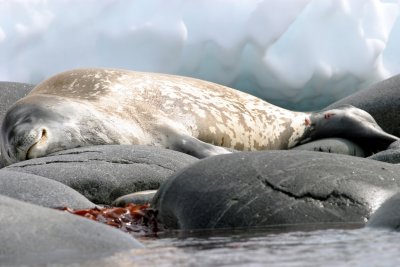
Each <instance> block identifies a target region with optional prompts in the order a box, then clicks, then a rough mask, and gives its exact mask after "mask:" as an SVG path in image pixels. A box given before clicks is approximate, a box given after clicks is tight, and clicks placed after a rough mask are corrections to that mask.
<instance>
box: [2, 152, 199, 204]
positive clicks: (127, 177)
mask: <svg viewBox="0 0 400 267" xmlns="http://www.w3.org/2000/svg"><path fill="white" fill-rule="evenodd" d="M197 160H198V159H196V158H194V157H192V156H189V155H187V154H184V153H180V152H177V151H173V150H169V149H162V148H158V147H152V146H133V145H110V146H106V145H104V146H94V147H81V148H76V149H70V150H64V151H60V152H57V153H54V154H52V155H50V156H48V157H43V158H37V159H32V160H27V161H22V162H18V163H16V164H13V165H10V166H7V167H5V168H4V170H10V171H16V172H25V173H31V174H36V175H39V176H43V177H46V178H49V179H52V180H56V181H59V182H61V183H63V184H65V185H68V186H69V187H72V188H73V189H75V190H76V191H78V192H79V193H81V194H82V195H84V196H85V197H86V198H88V199H89V200H90V201H92V202H94V203H96V204H111V203H112V201H114V200H115V199H116V198H118V197H120V196H123V195H126V194H130V193H132V192H138V191H144V190H156V189H158V188H159V187H160V184H161V183H162V182H164V181H165V180H166V179H167V178H168V177H169V176H171V175H172V174H173V173H174V172H176V171H178V170H180V169H182V168H184V167H186V166H188V165H190V164H192V163H194V162H196V161H197Z"/></svg>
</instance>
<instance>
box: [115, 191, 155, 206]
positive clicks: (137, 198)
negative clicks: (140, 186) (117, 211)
mask: <svg viewBox="0 0 400 267" xmlns="http://www.w3.org/2000/svg"><path fill="white" fill-rule="evenodd" d="M156 193H157V190H146V191H140V192H136V193H132V194H128V195H124V196H121V197H119V198H117V199H116V200H114V201H113V203H112V204H111V205H112V206H117V207H125V206H126V205H127V204H130V203H132V204H139V205H143V204H148V203H150V202H151V200H152V199H153V197H154V195H155V194H156Z"/></svg>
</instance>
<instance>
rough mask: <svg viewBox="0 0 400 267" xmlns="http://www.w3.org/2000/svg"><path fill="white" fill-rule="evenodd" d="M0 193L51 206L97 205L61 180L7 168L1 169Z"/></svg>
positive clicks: (80, 206)
mask: <svg viewBox="0 0 400 267" xmlns="http://www.w3.org/2000/svg"><path fill="white" fill-rule="evenodd" d="M0 195H4V196H8V197H12V198H15V199H19V200H23V201H26V202H29V203H32V204H36V205H39V206H44V207H50V208H58V207H69V208H73V209H87V208H94V207H95V206H96V205H95V204H93V203H92V202H90V201H89V200H88V199H87V198H85V197H84V196H82V195H81V194H80V193H78V192H77V191H75V190H74V189H72V188H70V187H68V186H66V185H64V184H62V183H60V182H57V181H54V180H51V179H48V178H44V177H40V176H37V175H33V174H28V173H22V172H13V171H5V170H0Z"/></svg>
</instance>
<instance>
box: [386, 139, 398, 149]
mask: <svg viewBox="0 0 400 267" xmlns="http://www.w3.org/2000/svg"><path fill="white" fill-rule="evenodd" d="M396 148H400V140H398V141H395V142H393V143H391V144H390V146H389V147H388V149H396Z"/></svg>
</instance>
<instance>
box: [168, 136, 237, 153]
mask: <svg viewBox="0 0 400 267" xmlns="http://www.w3.org/2000/svg"><path fill="white" fill-rule="evenodd" d="M170 141H172V142H170V148H171V149H173V150H176V151H180V152H183V153H186V154H189V155H192V156H194V157H196V158H200V159H201V158H205V157H210V156H215V155H220V154H228V153H232V152H233V151H230V150H229V149H228V148H224V147H220V146H215V145H212V144H209V143H205V142H203V141H200V140H199V139H197V138H194V137H192V136H189V135H179V136H177V138H174V140H170Z"/></svg>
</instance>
